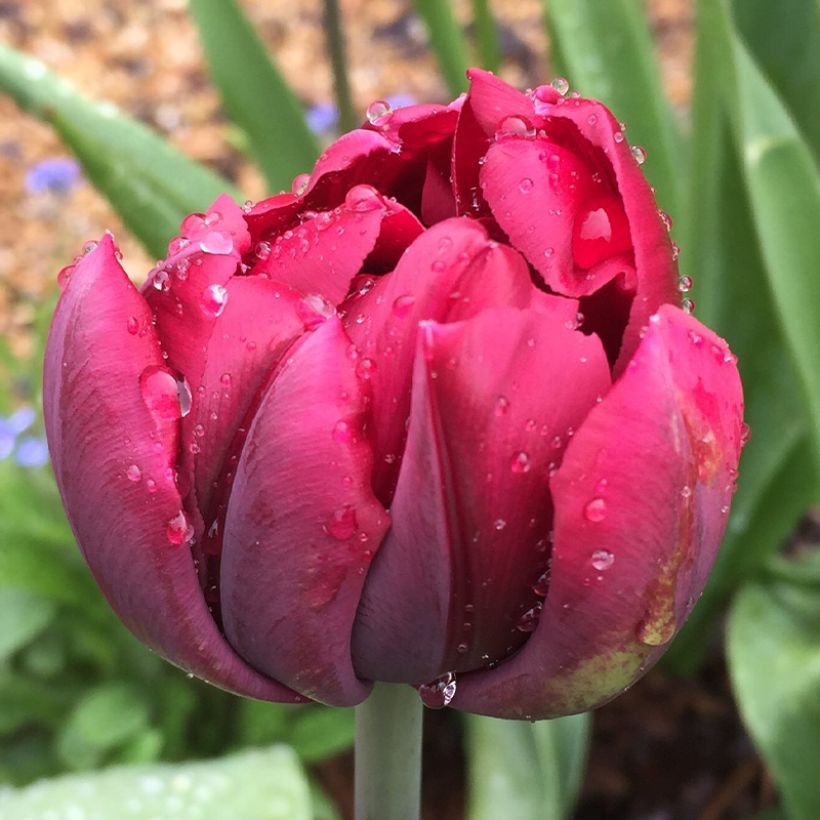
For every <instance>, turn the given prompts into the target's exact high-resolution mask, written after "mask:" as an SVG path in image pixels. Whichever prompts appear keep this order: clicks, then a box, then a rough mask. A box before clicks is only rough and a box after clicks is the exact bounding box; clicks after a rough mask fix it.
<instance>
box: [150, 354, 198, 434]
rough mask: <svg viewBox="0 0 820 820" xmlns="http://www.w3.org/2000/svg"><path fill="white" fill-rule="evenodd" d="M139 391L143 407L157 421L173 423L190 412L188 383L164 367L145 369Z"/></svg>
mask: <svg viewBox="0 0 820 820" xmlns="http://www.w3.org/2000/svg"><path fill="white" fill-rule="evenodd" d="M140 390H141V391H142V398H143V401H144V402H145V405H146V406H147V407H148V409H149V410H150V411H151V413H153V415H154V416H156V417H157V418H159V419H163V420H169V421H173V420H174V419H179V418H182V417H183V416H187V415H188V413H190V412H191V389H190V387H188V383H187V382H186V381H185V379H183V378H177V377H176V376H175V375H174V374H173V373H172V372H171V371H170V370H168V369H167V368H165V367H160V366H159V365H149V366H148V367H146V368H145V370H143V371H142V375H141V376H140Z"/></svg>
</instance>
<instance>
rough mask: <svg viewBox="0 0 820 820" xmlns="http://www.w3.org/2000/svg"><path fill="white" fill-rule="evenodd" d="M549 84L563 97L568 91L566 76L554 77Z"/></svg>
mask: <svg viewBox="0 0 820 820" xmlns="http://www.w3.org/2000/svg"><path fill="white" fill-rule="evenodd" d="M550 85H551V86H552V87H553V88H554V89H555V90H556V91H557V92H558V93H559V94H560V95H561V96H562V97H563V96H565V95H566V93H567V92H568V91H569V80H567V78H566V77H556V78H555V79H554V80H552V82H551V83H550Z"/></svg>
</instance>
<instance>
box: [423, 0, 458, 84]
mask: <svg viewBox="0 0 820 820" xmlns="http://www.w3.org/2000/svg"><path fill="white" fill-rule="evenodd" d="M414 5H415V7H416V11H417V12H418V14H419V16H420V17H421V19H422V20H424V23H425V25H426V27H427V36H428V37H429V39H430V48H432V50H433V52H434V53H435V55H436V59H437V60H438V64H439V68H440V69H441V73H442V74H443V75H444V80H445V82H446V83H447V87H448V88H449V90H450V93H451V94H453V95H456V94H460V93H461V92H462V91H466V90H467V77H466V71H467V69H468V68H469V59H468V56H467V55H468V52H467V43H466V42H465V39H464V32H462V30H461V27H460V26H459V24H458V22H457V20H456V19H455V17H453V10H452V8H451V4H450V3H449V1H448V0H415V4H414Z"/></svg>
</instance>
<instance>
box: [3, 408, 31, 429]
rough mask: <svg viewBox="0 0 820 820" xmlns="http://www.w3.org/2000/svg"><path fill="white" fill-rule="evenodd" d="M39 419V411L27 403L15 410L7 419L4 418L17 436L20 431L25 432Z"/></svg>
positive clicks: (5, 422)
mask: <svg viewBox="0 0 820 820" xmlns="http://www.w3.org/2000/svg"><path fill="white" fill-rule="evenodd" d="M36 419H37V413H36V412H35V410H34V408H33V407H30V406H29V405H27V404H25V405H23V406H22V407H20V408H19V409H17V410H15V411H14V412H13V413H12V414H11V415H10V416H9V417H8V418H7V419H4V424H6V425H7V426H8V428H9V429H10V430H11V431H12V433H13V434H14V435H15V436H19V435H20V433H25V431H26V430H28V428H29V427H31V425H32V424H34V422H35V421H36Z"/></svg>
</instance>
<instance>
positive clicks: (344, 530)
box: [324, 504, 359, 541]
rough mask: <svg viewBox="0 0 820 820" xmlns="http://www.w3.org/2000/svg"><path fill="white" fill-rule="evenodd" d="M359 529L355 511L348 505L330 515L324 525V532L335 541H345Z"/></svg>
mask: <svg viewBox="0 0 820 820" xmlns="http://www.w3.org/2000/svg"><path fill="white" fill-rule="evenodd" d="M358 529H359V522H358V520H357V519H356V510H354V509H353V507H351V506H350V505H349V504H347V505H345V506H344V507H340V508H339V509H338V510H336V511H334V512H333V513H331V514H330V515H329V516H328V518H327V520H326V521H325V523H324V531H325V532H326V533H327V534H328V535H329V536H330V537H331V538H335V539H336V540H337V541H347V540H348V538H352V537H353V536H354V535H355V534H356V532H357V530H358Z"/></svg>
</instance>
